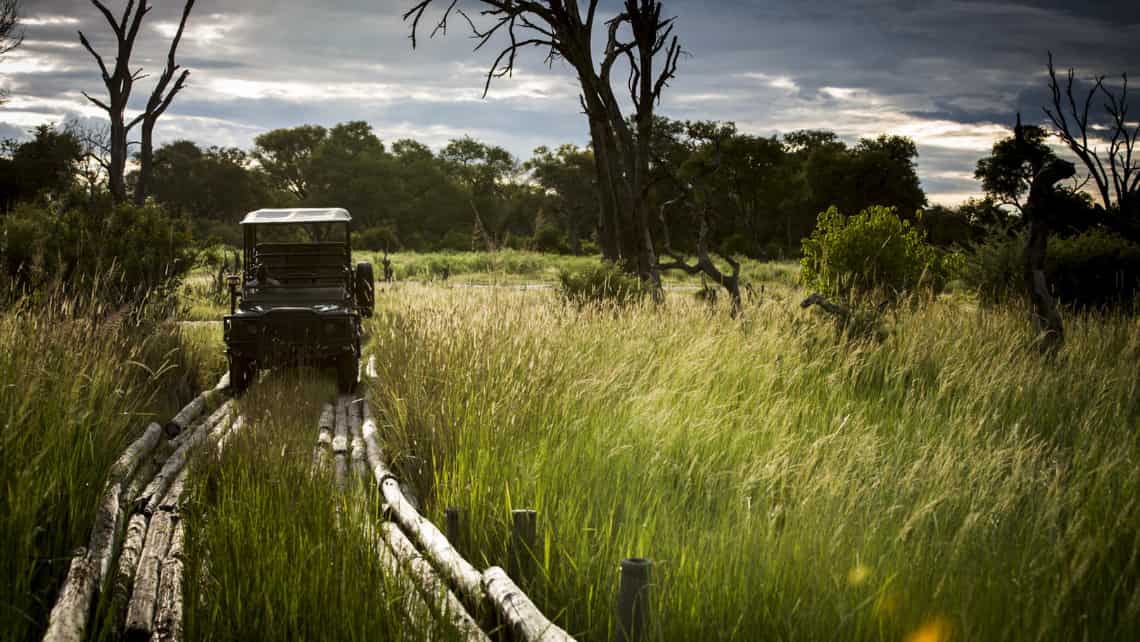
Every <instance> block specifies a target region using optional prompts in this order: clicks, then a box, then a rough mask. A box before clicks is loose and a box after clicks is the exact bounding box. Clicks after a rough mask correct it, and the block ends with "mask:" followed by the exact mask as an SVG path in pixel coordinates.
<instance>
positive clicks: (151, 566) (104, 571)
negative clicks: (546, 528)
mask: <svg viewBox="0 0 1140 642" xmlns="http://www.w3.org/2000/svg"><path fill="white" fill-rule="evenodd" d="M363 370H364V372H363V373H362V374H364V375H365V376H366V377H367V376H374V375H373V373H374V372H375V367H374V365H373V362H372V360H369V362H368V364H367V366H366V367H365V368H364V369H363ZM228 379H229V377H228V375H227V376H224V377H222V379H221V380H220V381H219V382H218V384H217V385H216V386H215V387H214V388H212V389H210V390H206V391H204V392H202V393H201V394H200V395H198V396H197V397H195V398H194V399H193V400H192V401H191V402H190V403H189V404H187V405H186V406H185V407H184V408H183V409H182V410H181V411H180V412H178V413H177V414H176V415H175V416H174V417H173V418H172V419H171V420H170V421H169V422H167V423H166V424H165V425H161V424H158V423H151V424H150V425H149V426H148V427H147V428H146V430H145V431H144V432H143V434H142V436H140V437H139V438H138V439H136V440H135V441H134V442H133V443H131V444H130V445H129V446H128V447H127V449H126V450H124V451H123V453H122V455H121V456H120V457H119V459H118V460H117V461H116V462H115V463H114V465H113V466H112V467H111V469H110V472H109V474H108V479H107V482H106V485H105V488H104V491H103V495H102V498H101V500H100V504H99V508H98V511H97V513H96V517H95V521H94V524H93V526H92V529H91V536H90V538H89V541H88V545H87V546H86V547H81V548H79V549H77V550H76V551H75V553H74V555H73V557H72V560H71V564H70V566H69V569H68V573H67V576H66V578H65V579H64V583H63V586H62V587H61V589H60V591H59V593H58V594H57V598H56V602H55V604H54V606H53V608H52V611H51V615H50V617H49V623H48V628H47V631H46V633H45V634H44V637H43V639H44V640H45V642H82V641H84V640H86V639H87V638H88V637H89V635H90V634H91V633H92V631H91V629H92V626H91V618H92V615H93V613H94V612H95V610H96V609H95V604H96V598H97V597H98V598H100V599H102V600H110V602H109V604H110V606H109V608H110V609H112V610H111V613H112V618H113V622H114V624H113V627H114V629H113V631H112V634H113V635H114V636H115V637H118V638H120V639H126V640H155V641H160V642H167V641H178V640H181V639H182V637H183V636H182V633H183V632H182V609H183V604H182V581H183V543H184V540H185V532H184V526H183V522H182V519H181V515H180V513H179V506H180V502H181V497H182V493H183V490H184V488H185V485H186V478H187V475H188V474H189V468H188V466H187V462H188V461H189V459H190V454H191V452H192V451H194V450H195V449H197V448H200V447H208V448H211V449H213V450H215V451H216V452H217V453H218V454H220V452H221V450H222V449H223V448H224V447H225V444H226V440H227V439H228V438H230V437H231V436H232V435H233V434H234V433H236V432H237V431H239V430H241V429H242V426H243V425H245V419H244V418H243V417H241V416H240V415H239V414H238V413H237V412H236V409H235V406H234V402H233V400H232V399H230V398H229V397H228V392H229V381H228ZM317 423H318V426H317V443H316V446H315V448H314V454H313V461H312V465H313V466H314V467H326V466H329V465H332V466H334V469H333V470H334V483H335V484H336V486H337V487H338V489H341V490H346V489H347V488H348V486H349V484H350V483H355V484H358V485H363V486H367V485H370V484H375V485H376V488H378V490H379V492H380V494H381V496H382V497H383V502H384V508H385V510H384V516H385V519H384V520H383V521H381V522H380V523H379V524H371V523H365V524H357V525H356V526H358V527H359V528H360V529H361V531H362V532H363V533H364V534H365V535H366V536H368V537H370V538H372V541H374V542H376V544H377V545H376V547H375V548H376V551H377V555H378V558H379V559H378V561H379V562H380V564H381V566H382V567H383V568H384V569H385V570H386V571H387V572H388V573H389V574H390V575H391V576H392V577H393V578H394V579H395V581H396V583H397V585H399V586H401V587H402V588H403V589H404V592H405V594H406V595H407V598H406V599H405V600H404V603H403V606H404V611H405V615H406V617H407V620H408V622H409V623H410V624H411V625H412V626H423V627H426V626H428V625H429V624H430V623H432V622H442V623H444V624H445V625H446V626H447V627H448V628H450V629H451V630H453V631H454V632H455V633H456V635H457V637H459V638H462V639H464V640H469V641H472V642H476V641H477V642H489V641H490V640H491V639H492V638H494V639H502V638H503V637H504V636H505V637H506V638H508V639H510V640H514V641H516V642H572V641H573V638H572V637H571V636H570V635H569V634H568V633H566V631H564V630H562V629H561V628H559V627H558V626H557V625H555V624H554V623H553V622H551V621H550V620H549V619H548V618H546V616H544V615H543V614H542V613H541V611H539V609H538V608H537V607H536V606H535V605H534V603H533V602H532V601H531V600H530V598H528V597H527V596H526V594H525V593H523V591H522V590H520V589H519V587H518V585H517V584H516V583H515V581H514V580H512V579H511V577H510V576H508V574H507V572H505V571H504V570H503V569H501V568H499V567H497V566H492V567H490V568H488V569H485V570H482V571H480V570H479V569H477V568H476V567H475V566H473V565H472V564H471V563H470V562H468V561H467V560H466V559H464V558H463V556H462V555H460V554H459V552H458V551H457V550H456V548H455V547H454V546H453V545H452V543H451V541H449V539H448V537H447V536H445V535H444V534H443V533H442V532H441V531H440V530H439V529H438V528H437V527H436V526H435V525H434V524H432V522H431V521H429V520H427V519H426V518H424V517H423V516H422V515H421V514H420V512H419V508H418V506H419V505H418V502H417V501H416V499H415V497H414V496H413V494H412V493H411V492H410V491H409V489H407V488H406V487H404V486H403V485H402V484H401V483H400V481H399V480H398V478H397V477H396V475H395V474H394V473H393V472H392V469H391V468H390V467H389V465H388V462H386V461H385V459H384V456H383V450H382V449H381V445H380V431H379V428H378V424H377V421H376V419H375V417H374V416H373V414H372V411H371V408H370V406H369V403H368V398H367V395H366V396H365V397H363V398H352V397H351V396H347V395H341V396H339V397H338V398H337V399H336V401H335V404H333V403H329V404H326V405H325V406H324V408H323V409H322V412H321V414H320V418H319V420H318V422H317ZM359 497H360V498H361V501H367V497H366V495H364V494H360V495H359ZM361 514H366V512H365V511H361ZM453 515H454V513H453V512H449V531H451V530H454V529H453V528H451V527H452V526H453V524H452V520H451V519H450V517H451V516H453ZM531 516H532V520H531V521H533V513H531ZM456 523H457V522H456ZM452 536H453V537H455V535H452Z"/></svg>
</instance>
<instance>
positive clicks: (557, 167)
mask: <svg viewBox="0 0 1140 642" xmlns="http://www.w3.org/2000/svg"><path fill="white" fill-rule="evenodd" d="M523 168H524V169H526V170H527V171H529V172H530V173H531V177H532V178H533V179H534V181H535V182H537V183H538V184H539V185H540V186H542V188H543V189H544V190H545V191H546V194H547V195H548V196H549V197H550V200H551V204H552V206H553V208H554V209H555V211H557V212H558V214H559V218H560V219H561V221H562V224H563V227H564V228H565V230H566V235H567V237H569V239H570V249H571V251H573V252H574V253H575V254H581V252H582V243H581V238H582V233H583V231H586V230H589V229H590V228H591V227H594V226H596V225H597V221H598V212H599V204H598V188H597V178H596V177H595V175H594V155H593V153H592V152H591V151H590V150H584V149H579V148H578V146H577V145H561V146H559V147H558V149H556V150H551V149H550V148H548V147H538V148H536V149H535V150H534V155H533V156H532V157H531V159H530V160H528V161H527V162H526V163H524V164H523ZM535 227H536V232H537V231H538V230H537V228H538V225H537V224H536V225H535Z"/></svg>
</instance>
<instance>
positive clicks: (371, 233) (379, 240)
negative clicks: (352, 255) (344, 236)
mask: <svg viewBox="0 0 1140 642" xmlns="http://www.w3.org/2000/svg"><path fill="white" fill-rule="evenodd" d="M352 246H353V248H355V249H359V250H370V251H372V252H379V251H381V250H388V251H391V252H396V251H398V250H399V249H400V239H398V238H396V231H395V230H394V229H392V228H391V227H388V226H383V225H378V226H376V227H370V228H368V229H366V230H360V231H359V232H356V233H354V234H353V235H352Z"/></svg>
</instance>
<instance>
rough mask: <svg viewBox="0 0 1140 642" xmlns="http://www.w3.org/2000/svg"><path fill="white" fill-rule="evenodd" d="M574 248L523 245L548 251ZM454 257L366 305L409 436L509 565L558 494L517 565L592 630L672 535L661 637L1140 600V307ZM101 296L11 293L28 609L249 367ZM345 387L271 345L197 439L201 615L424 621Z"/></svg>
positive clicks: (1098, 621)
mask: <svg viewBox="0 0 1140 642" xmlns="http://www.w3.org/2000/svg"><path fill="white" fill-rule="evenodd" d="M436 258H438V257H436ZM463 258H464V259H470V260H471V261H473V262H475V263H473V265H477V257H476V256H464V257H463ZM400 260H402V259H400ZM431 260H432V259H431V258H430V257H408V259H407V262H408V264H409V265H415V264H416V261H420V262H421V263H422V262H430V261H431ZM448 260H450V259H448ZM563 260H567V259H565V258H564V257H551V258H550V259H549V262H548V264H542V263H540V264H539V265H538V267H534V266H531V267H529V268H527V269H526V270H524V269H523V268H522V267H512V268H509V269H511V270H518V271H519V274H517V276H518V277H519V280H518V281H513V282H519V281H523V282H536V281H540V280H541V281H549V279H550V278H551V277H549V275H551V274H556V273H557V269H560V268H563V269H564V268H565V266H560V264H559V262H560V261H563ZM568 260H572V261H582V260H583V259H568ZM409 269H411V268H409ZM471 269H478V268H477V267H472V268H471ZM506 269H507V268H504V271H503V272H501V273H496V274H506V273H507V272H506V271H505V270H506ZM552 270H553V271H552ZM429 272H430V269H429ZM204 274H205V271H204V269H201V268H200V269H199V270H198V271H197V273H196V274H195V275H192V277H191V279H190V280H189V281H188V283H187V285H186V286H185V287H186V288H189V290H188V291H187V292H186V294H187V296H186V297H185V300H184V303H187V304H190V305H193V304H194V299H193V296H191V295H193V294H194V290H193V288H199V289H198V290H197V293H198V294H199V295H201V296H202V297H203V299H202V300H203V301H205V303H200V306H201V307H200V308H199V316H200V317H201V318H203V319H211V320H214V319H217V318H218V316H219V314H220V309H221V307H222V305H221V304H220V303H219V302H217V301H216V300H210V299H209V293H208V291H207V290H206V289H205V288H207V287H208V286H207V285H204V283H206V282H208V277H206V279H205V280H203V279H202V276H203V275H204ZM420 274H423V272H422V271H421V272H420ZM457 274H458V273H457V272H452V279H449V281H448V282H447V283H441V282H439V281H438V280H435V281H433V280H432V279H431V278H430V276H428V277H426V278H422V279H418V280H411V281H409V280H403V281H400V282H398V283H396V284H394V285H391V286H385V287H384V288H383V291H382V293H381V294H380V295H379V297H378V309H377V315H376V317H375V318H374V319H373V320H371V321H369V322H368V324H367V328H368V332H369V343H368V350H370V351H372V352H373V353H374V354H376V356H377V365H378V367H379V376H378V378H377V379H375V380H373V381H371V382H369V383H368V384H367V385H368V387H369V388H370V393H371V395H372V398H373V405H374V408H375V409H376V411H377V413H378V415H379V417H380V419H381V423H382V434H383V439H384V440H385V441H386V442H387V450H388V455H389V458H390V459H391V460H392V461H393V462H394V464H395V466H396V467H397V469H398V471H399V472H400V473H401V476H402V477H404V478H405V479H406V480H407V481H409V482H410V483H411V484H412V485H413V486H414V487H415V488H416V490H417V494H418V495H419V496H420V497H421V498H424V499H425V501H426V506H425V509H426V511H427V512H428V514H429V516H430V517H431V518H432V519H433V520H435V521H437V523H442V516H443V510H444V508H445V507H447V506H459V507H464V508H466V509H468V510H469V511H470V522H471V524H472V525H473V532H472V537H471V539H470V541H469V542H467V543H465V549H464V552H465V553H466V554H467V555H468V557H469V559H471V560H472V562H474V563H475V564H476V566H479V567H481V568H485V567H487V566H490V565H492V564H497V565H504V566H505V565H507V542H508V541H509V531H508V527H509V524H508V522H509V511H510V509H512V508H523V507H525V508H534V509H536V510H538V512H539V528H540V546H539V550H538V551H537V552H536V553H537V558H538V567H539V569H540V570H539V572H538V573H537V574H536V575H535V576H533V577H530V578H526V579H524V580H522V582H521V583H522V584H523V586H524V588H525V589H526V590H527V591H528V593H529V594H530V595H531V596H532V597H534V598H535V600H536V601H537V602H538V603H539V606H540V607H541V608H542V609H543V611H544V612H546V613H547V614H548V615H550V616H551V617H552V618H553V619H555V620H556V621H557V622H558V623H559V624H560V625H562V626H563V627H565V628H566V629H567V630H569V631H570V632H571V633H572V634H574V635H576V636H578V637H579V639H583V640H607V639H614V638H615V637H616V631H615V628H614V627H615V626H616V624H615V620H614V602H615V597H616V590H617V581H618V572H617V571H618V564H619V562H620V560H621V559H622V558H625V557H630V556H644V557H648V558H650V559H652V560H653V561H654V570H653V572H654V588H653V591H654V592H653V610H654V613H655V618H654V630H653V635H652V636H651V637H652V639H656V640H692V639H701V638H715V639H741V640H750V639H784V640H816V639H828V640H905V641H911V640H913V641H916V642H917V641H919V640H923V641H926V642H931V641H938V642H944V641H945V640H978V639H981V640H1054V639H1089V640H1098V639H1128V638H1129V637H1130V636H1131V635H1132V633H1131V632H1132V631H1134V630H1136V628H1137V627H1138V626H1140V558H1138V556H1137V551H1140V504H1138V503H1137V500H1136V499H1135V497H1136V496H1137V494H1138V491H1140V468H1138V466H1137V464H1136V462H1137V459H1138V456H1140V383H1138V382H1140V376H1138V373H1137V370H1136V364H1137V363H1138V362H1140V321H1137V320H1136V319H1135V318H1127V317H1120V316H1112V315H1108V316H1084V317H1071V318H1068V319H1067V323H1068V325H1067V329H1068V332H1069V341H1068V344H1067V345H1066V347H1065V348H1064V350H1063V351H1062V352H1061V354H1060V355H1058V356H1057V357H1056V358H1055V359H1053V360H1045V359H1043V358H1042V357H1041V356H1040V355H1039V354H1037V353H1036V352H1035V351H1034V350H1033V349H1032V347H1031V337H1030V336H1029V329H1028V322H1027V320H1026V319H1025V315H1024V312H1023V311H1022V310H1020V309H1012V308H999V309H985V308H978V307H977V306H976V305H973V304H972V303H971V302H969V301H968V300H966V299H965V298H963V297H962V296H960V295H954V296H948V297H943V298H941V299H938V300H935V301H932V302H928V303H926V304H924V305H915V306H913V307H904V308H901V309H899V310H898V311H897V312H894V313H890V314H888V315H887V317H886V319H885V322H886V330H887V333H886V338H885V340H884V341H882V342H881V343H879V342H874V341H854V340H849V339H844V338H838V337H837V336H836V332H835V327H834V324H833V323H832V321H831V320H830V319H828V318H826V317H823V316H820V314H819V313H817V312H816V311H814V310H813V311H804V310H801V309H800V308H799V305H798V303H799V301H800V299H801V297H802V296H803V292H802V291H801V290H799V289H798V288H796V287H795V286H794V285H792V282H793V281H794V278H795V274H796V268H795V266H794V265H791V264H776V265H765V264H747V265H746V274H748V275H749V278H751V279H752V280H753V281H754V282H755V283H756V284H757V285H760V284H763V285H765V286H766V287H765V288H764V289H763V292H762V294H761V293H760V288H757V296H751V297H749V298H748V301H747V302H746V309H745V314H744V317H743V318H742V319H740V320H732V319H730V318H729V316H728V314H727V310H726V309H725V307H724V301H723V297H722V302H721V307H720V308H718V309H710V308H709V307H708V306H707V305H706V304H705V303H703V302H701V301H699V300H697V298H696V297H694V296H693V295H692V293H691V292H687V291H684V290H672V291H670V293H669V295H668V297H667V300H666V302H665V304H664V305H663V306H660V307H655V306H653V305H651V304H646V306H645V307H632V308H628V309H610V308H607V309H594V308H586V309H578V308H575V307H572V306H568V305H566V304H564V303H563V302H561V301H560V300H559V298H558V296H557V294H556V293H555V292H554V291H553V290H550V289H528V290H519V289H514V288H467V287H453V286H454V284H455V283H456V281H455V279H456V275H457ZM467 274H469V275H470V278H471V280H472V282H477V280H478V279H480V278H483V277H480V276H479V275H480V274H481V273H478V272H467ZM543 274H545V275H547V276H536V275H543ZM486 278H487V279H488V282H491V281H495V280H497V279H499V278H500V277H498V276H496V277H486ZM195 279H198V280H197V281H196V280H195ZM497 282H512V281H510V279H505V278H504V279H503V280H502V281H497ZM49 309H50V308H49ZM82 318H84V316H83V315H75V314H74V311H73V310H69V309H67V307H66V306H64V305H63V304H59V305H57V306H56V314H55V316H50V315H48V316H45V315H44V314H43V313H41V312H40V311H39V310H36V311H35V312H34V313H32V311H23V312H20V311H10V312H8V313H6V314H5V315H3V316H2V317H0V348H3V350H2V351H0V373H3V380H2V381H0V384H2V386H3V387H2V389H0V412H2V413H3V415H4V422H5V423H4V425H5V429H4V431H3V432H2V433H0V446H2V450H0V454H2V455H3V456H2V457H0V473H2V481H3V482H4V490H3V495H2V497H3V504H2V505H0V508H2V510H0V535H2V536H3V540H0V541H4V542H5V543H6V544H8V545H9V550H10V551H11V552H12V554H10V555H5V556H3V558H2V559H3V561H2V562H0V569H2V572H3V573H4V577H3V579H4V585H3V587H0V591H3V593H2V594H0V609H3V616H2V618H0V638H2V639H24V638H28V637H35V636H36V635H37V632H39V631H40V630H42V626H43V624H44V621H45V619H46V615H47V610H48V609H50V605H51V600H52V598H53V597H54V595H53V592H54V590H56V588H57V587H58V585H59V581H60V580H61V578H62V575H63V573H64V572H66V566H67V555H68V554H69V553H70V551H71V550H72V549H73V548H74V547H76V546H79V545H82V544H83V543H84V542H85V540H86V537H87V535H88V532H89V528H90V520H91V516H92V514H93V511H94V506H95V500H96V497H97V496H98V493H99V492H100V490H101V488H102V479H103V477H104V475H105V474H106V470H107V467H108V466H109V464H110V462H111V461H113V459H114V458H115V457H116V456H117V454H118V453H119V452H120V451H121V449H122V447H123V446H124V445H125V443H127V441H129V440H130V439H131V438H132V437H134V436H135V435H136V434H137V433H138V432H139V431H141V429H142V428H143V427H144V426H145V424H146V422H147V421H149V420H150V419H152V418H162V417H166V416H168V415H169V414H170V413H171V412H172V411H173V410H174V409H175V408H176V407H177V404H178V402H179V401H185V400H186V398H187V396H188V395H189V394H190V392H191V391H192V390H195V389H198V388H201V387H203V386H205V385H207V384H212V382H213V381H214V380H216V377H217V376H218V375H220V374H221V372H222V371H223V370H224V365H225V362H224V354H223V352H222V345H221V331H220V327H219V325H218V324H216V323H191V324H174V323H170V324H161V325H155V326H146V327H130V326H129V325H128V324H124V323H122V322H117V321H115V319H117V318H118V317H116V316H115V315H110V316H106V315H104V316H102V317H101V318H102V319H111V321H110V322H108V321H105V320H104V321H100V322H99V323H95V322H90V321H82V320H81V319H82ZM332 394H333V384H332V381H331V376H327V375H326V376H314V374H313V373H309V372H301V373H270V374H269V375H268V376H267V377H266V378H264V379H263V380H262V381H261V382H260V383H259V384H258V385H257V386H255V387H254V388H253V389H251V391H250V392H249V394H247V395H246V396H245V397H243V398H242V399H241V400H240V402H239V406H240V410H241V413H242V414H243V415H244V416H245V417H246V418H247V421H248V424H247V429H246V430H245V431H243V432H242V433H241V434H240V435H239V436H238V437H237V438H235V439H234V440H232V441H231V442H230V445H229V446H228V447H227V451H226V453H225V455H224V457H223V458H222V459H221V460H220V461H219V460H214V459H210V458H200V459H198V460H196V461H195V462H194V463H193V466H194V468H193V470H194V471H195V472H194V483H193V485H192V488H191V490H190V493H189V497H190V503H189V505H188V506H187V507H186V509H185V512H186V515H187V520H188V521H187V524H188V532H189V533H190V537H189V540H188V549H187V556H188V557H187V568H188V569H190V570H188V572H187V577H186V582H187V591H188V593H187V596H188V597H187V599H188V601H187V608H186V626H187V639H212V640H238V639H251V638H281V637H304V638H306V639H328V640H332V639H364V638H381V639H419V638H420V636H421V635H422V634H421V633H419V632H416V631H414V630H413V629H411V628H409V627H408V626H407V625H406V623H405V622H404V621H403V620H402V619H401V616H400V615H399V613H398V611H399V605H400V604H401V602H402V600H404V599H405V596H404V595H403V594H401V592H400V591H399V589H397V588H396V587H394V586H391V582H390V580H389V579H388V578H386V577H385V576H384V574H383V573H382V572H381V571H380V567H379V565H378V562H377V560H376V555H375V549H374V548H373V546H374V543H373V542H372V541H371V539H370V538H369V536H368V534H367V532H366V528H365V527H364V525H365V524H367V523H370V522H374V520H375V517H376V510H377V507H376V504H375V502H376V498H375V497H374V496H371V495H369V494H367V493H365V492H363V491H362V490H361V489H359V488H357V489H354V490H353V491H351V492H349V493H348V494H343V493H340V492H337V491H336V490H334V489H333V486H332V484H331V483H330V479H329V475H328V473H327V471H326V472H320V471H317V472H314V471H313V470H312V468H311V461H312V459H311V453H312V447H313V444H314V441H315V437H316V417H317V414H318V413H319V405H320V403H322V402H323V401H327V400H329V399H331V397H332ZM434 634H435V635H436V636H439V637H447V634H448V632H447V631H436V632H434Z"/></svg>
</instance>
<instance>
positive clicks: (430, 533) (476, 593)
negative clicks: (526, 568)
mask: <svg viewBox="0 0 1140 642" xmlns="http://www.w3.org/2000/svg"><path fill="white" fill-rule="evenodd" d="M380 492H381V493H382V494H383V496H384V502H385V503H386V504H387V505H388V510H389V511H390V512H391V514H392V516H393V517H394V518H395V519H396V522H397V523H398V524H399V525H400V528H402V529H404V532H405V533H407V534H408V536H409V537H411V539H412V540H414V541H415V542H416V543H417V544H419V545H420V549H421V550H422V551H423V552H424V554H425V555H426V556H427V557H428V559H430V560H431V562H432V564H433V565H434V566H435V567H436V568H438V569H439V570H440V572H441V573H442V574H443V575H444V577H446V578H447V579H448V580H449V581H450V582H451V584H452V585H453V586H455V587H457V588H458V589H459V592H460V593H461V594H462V595H463V597H464V598H466V599H467V602H468V604H469V605H470V606H472V607H473V608H474V610H475V611H476V612H477V613H478V612H481V611H482V609H483V608H484V600H485V599H486V594H485V593H484V590H483V576H482V574H481V573H479V571H478V570H476V569H475V567H474V566H472V565H471V563H470V562H468V561H467V560H465V559H463V556H462V555H460V554H459V552H458V551H456V550H455V548H454V547H453V546H452V545H451V542H449V541H447V538H446V537H444V535H443V533H441V532H440V530H439V529H438V528H436V526H435V524H432V523H431V522H430V521H429V520H427V519H424V518H423V516H421V515H420V514H419V512H418V511H417V510H416V509H415V507H413V506H412V505H411V503H409V502H408V500H407V498H405V497H404V493H403V491H401V490H400V485H399V483H397V482H396V478H395V477H388V478H386V479H385V480H384V482H383V483H382V484H381V485H380Z"/></svg>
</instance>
